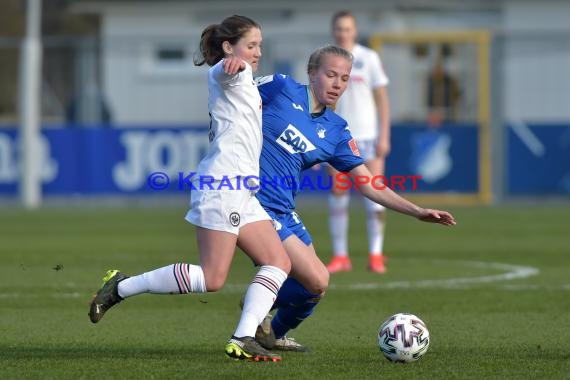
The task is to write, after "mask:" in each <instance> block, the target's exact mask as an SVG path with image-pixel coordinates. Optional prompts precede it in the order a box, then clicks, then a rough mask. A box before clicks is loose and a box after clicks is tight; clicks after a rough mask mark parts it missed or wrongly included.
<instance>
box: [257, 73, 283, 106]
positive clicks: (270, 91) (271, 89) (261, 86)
mask: <svg viewBox="0 0 570 380" xmlns="http://www.w3.org/2000/svg"><path fill="white" fill-rule="evenodd" d="M286 80H287V76H286V75H283V74H273V75H267V76H264V77H258V78H256V79H255V84H256V85H257V89H258V91H259V95H261V100H262V101H263V103H264V104H268V103H270V102H271V100H272V99H273V98H274V97H275V96H276V95H277V94H278V93H279V92H281V90H282V89H283V87H284V86H285V82H286Z"/></svg>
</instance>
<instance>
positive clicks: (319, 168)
mask: <svg viewBox="0 0 570 380" xmlns="http://www.w3.org/2000/svg"><path fill="white" fill-rule="evenodd" d="M311 169H312V170H313V171H315V172H318V171H319V170H321V164H314V165H313V166H311Z"/></svg>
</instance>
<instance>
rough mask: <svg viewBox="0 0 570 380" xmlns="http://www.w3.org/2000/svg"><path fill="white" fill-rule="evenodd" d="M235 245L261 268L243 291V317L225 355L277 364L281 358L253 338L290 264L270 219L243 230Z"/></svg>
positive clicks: (285, 276)
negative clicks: (275, 362)
mask: <svg viewBox="0 0 570 380" xmlns="http://www.w3.org/2000/svg"><path fill="white" fill-rule="evenodd" d="M237 245H238V246H239V247H240V248H241V249H242V250H243V251H244V252H245V253H246V254H247V255H248V256H249V257H250V258H251V259H252V260H253V262H254V263H256V264H257V265H260V266H261V267H260V269H259V272H258V273H257V274H256V275H255V277H254V278H253V280H252V282H251V284H250V286H249V287H248V289H247V291H246V294H245V297H244V302H243V310H242V315H241V318H240V321H239V324H238V326H237V328H236V330H235V332H234V334H233V336H232V338H231V339H230V340H229V342H228V344H227V346H226V354H227V355H228V356H229V357H232V358H235V359H248V360H255V361H279V360H281V356H280V355H279V354H277V353H274V352H270V351H268V350H266V349H265V348H263V347H262V346H261V345H259V343H258V342H257V341H256V340H255V339H254V336H255V332H256V330H257V327H258V326H259V325H260V324H261V322H262V321H263V319H264V318H265V316H266V314H267V313H268V312H269V310H270V309H271V307H272V306H273V302H274V301H275V299H276V297H277V293H278V291H279V289H280V288H281V285H282V284H283V282H284V281H285V279H286V278H287V274H288V273H289V271H290V269H291V262H290V260H289V257H288V256H287V253H286V252H285V249H284V248H283V246H282V245H281V240H279V237H278V236H277V234H276V233H275V230H274V228H273V224H272V223H271V222H270V221H269V220H264V221H259V222H254V223H250V224H247V225H246V226H244V227H242V228H241V229H240V234H239V237H238V241H237Z"/></svg>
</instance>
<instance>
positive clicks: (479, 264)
mask: <svg viewBox="0 0 570 380" xmlns="http://www.w3.org/2000/svg"><path fill="white" fill-rule="evenodd" d="M425 261H427V262H429V263H432V264H433V265H434V267H437V265H438V264H440V265H441V264H459V265H462V266H464V267H468V268H480V269H492V270H499V271H503V273H499V274H493V275H484V276H475V277H453V278H444V279H435V280H415V281H390V282H365V283H351V284H342V285H341V284H332V285H331V286H330V289H348V290H374V289H412V288H440V289H442V288H443V289H468V288H471V287H472V286H471V285H476V284H489V283H493V282H499V281H509V280H516V279H523V278H528V277H532V276H536V275H538V274H539V273H540V271H539V270H538V269H537V268H534V267H529V266H521V265H512V264H504V263H497V262H485V261H456V260H425ZM380 278H381V277H380ZM74 286H75V284H73V283H67V284H66V287H67V288H73V287H74ZM246 287H247V284H226V286H225V287H224V290H223V292H226V293H242V292H244V291H245V289H246ZM496 288H498V289H503V290H542V289H555V290H570V284H561V285H559V286H542V285H527V284H502V285H498V286H497V287H496ZM39 297H40V295H36V294H33V293H18V292H11V293H1V292H0V300H1V299H18V298H39ZM41 297H44V296H43V295H42V296H41ZM51 298H56V299H74V298H85V294H83V293H80V292H77V291H74V292H70V291H64V292H62V291H59V292H58V291H57V290H56V289H54V290H53V293H52V294H51Z"/></svg>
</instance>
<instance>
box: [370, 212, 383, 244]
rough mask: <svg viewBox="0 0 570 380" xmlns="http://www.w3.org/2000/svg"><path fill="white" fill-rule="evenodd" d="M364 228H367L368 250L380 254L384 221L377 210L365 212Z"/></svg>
mask: <svg viewBox="0 0 570 380" xmlns="http://www.w3.org/2000/svg"><path fill="white" fill-rule="evenodd" d="M366 228H367V230H368V252H369V253H370V254H372V255H381V254H382V248H383V245H384V222H383V221H382V220H381V219H380V215H378V212H377V211H367V212H366Z"/></svg>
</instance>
